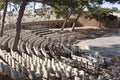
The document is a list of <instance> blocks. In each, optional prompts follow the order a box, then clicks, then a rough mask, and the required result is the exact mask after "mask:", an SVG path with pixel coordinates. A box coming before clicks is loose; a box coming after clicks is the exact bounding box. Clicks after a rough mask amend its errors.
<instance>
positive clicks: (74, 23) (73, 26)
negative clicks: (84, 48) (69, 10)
mask: <svg viewBox="0 0 120 80" xmlns="http://www.w3.org/2000/svg"><path fill="white" fill-rule="evenodd" d="M79 17H80V13H78V16H77V18H76V19H75V21H74V22H73V25H72V29H71V31H73V30H74V28H75V25H76V23H77V21H78V19H79Z"/></svg>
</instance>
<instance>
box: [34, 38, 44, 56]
mask: <svg viewBox="0 0 120 80" xmlns="http://www.w3.org/2000/svg"><path fill="white" fill-rule="evenodd" d="M43 41H44V39H42V38H39V39H38V40H36V41H35V42H34V44H33V50H34V52H35V54H36V55H38V56H41V57H42V56H43V54H42V53H41V52H40V50H39V45H40V44H41V43H42V42H43Z"/></svg>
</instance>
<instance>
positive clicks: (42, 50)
mask: <svg viewBox="0 0 120 80" xmlns="http://www.w3.org/2000/svg"><path fill="white" fill-rule="evenodd" d="M48 42H49V41H48V40H45V41H43V42H42V43H41V49H40V50H41V52H42V53H43V55H44V56H45V57H47V58H50V56H49V55H48V54H47V52H46V50H45V46H47V44H48Z"/></svg>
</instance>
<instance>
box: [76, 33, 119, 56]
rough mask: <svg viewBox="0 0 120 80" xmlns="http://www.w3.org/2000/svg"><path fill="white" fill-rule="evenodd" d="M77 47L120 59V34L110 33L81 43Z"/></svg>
mask: <svg viewBox="0 0 120 80" xmlns="http://www.w3.org/2000/svg"><path fill="white" fill-rule="evenodd" d="M77 45H78V46H79V47H80V48H81V49H87V50H93V51H98V52H101V53H106V55H114V56H115V57H118V56H119V58H120V33H109V34H106V35H104V36H103V37H100V38H96V39H90V40H86V41H82V42H79V43H78V44H77Z"/></svg>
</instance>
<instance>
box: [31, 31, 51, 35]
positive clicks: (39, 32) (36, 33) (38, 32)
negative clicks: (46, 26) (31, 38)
mask: <svg viewBox="0 0 120 80" xmlns="http://www.w3.org/2000/svg"><path fill="white" fill-rule="evenodd" d="M45 32H52V30H41V31H36V32H34V33H33V34H35V35H38V34H41V33H45Z"/></svg>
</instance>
